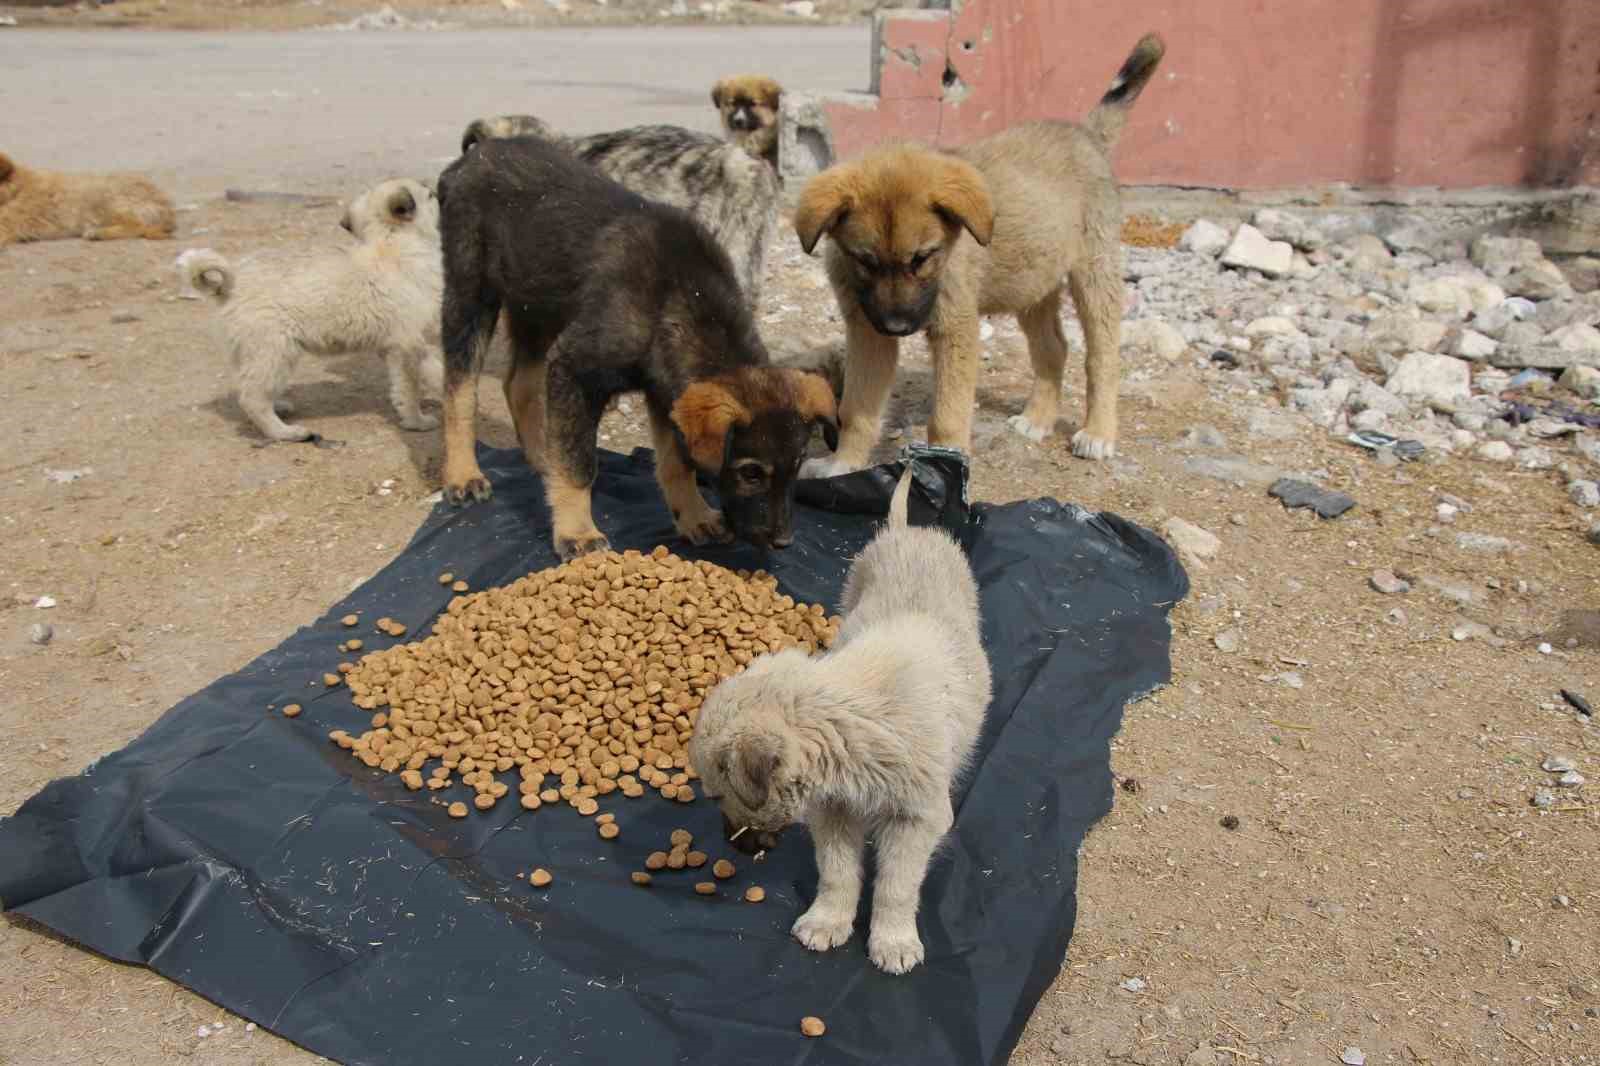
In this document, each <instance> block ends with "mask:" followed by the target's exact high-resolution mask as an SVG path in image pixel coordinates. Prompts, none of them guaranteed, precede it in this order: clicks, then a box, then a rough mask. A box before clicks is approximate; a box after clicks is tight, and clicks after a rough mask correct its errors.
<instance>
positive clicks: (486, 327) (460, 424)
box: [442, 261, 500, 505]
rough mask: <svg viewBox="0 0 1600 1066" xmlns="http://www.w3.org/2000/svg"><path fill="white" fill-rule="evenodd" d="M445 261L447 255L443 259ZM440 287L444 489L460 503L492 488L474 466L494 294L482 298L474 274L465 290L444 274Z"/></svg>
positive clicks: (485, 496)
mask: <svg viewBox="0 0 1600 1066" xmlns="http://www.w3.org/2000/svg"><path fill="white" fill-rule="evenodd" d="M447 262H448V261H447ZM446 278H447V282H446V287H445V293H444V310H443V316H442V317H443V327H444V344H445V348H444V494H445V499H447V500H449V501H450V502H451V503H453V504H456V505H460V504H463V503H466V502H467V501H468V500H487V499H488V498H489V495H490V493H491V492H492V491H493V490H492V489H491V488H490V487H489V479H488V478H486V477H484V476H483V470H482V468H480V467H479V466H478V456H477V450H476V449H477V443H478V372H479V371H480V370H482V368H483V357H484V354H485V353H486V352H487V351H488V350H489V343H490V341H492V340H493V339H494V327H495V322H496V320H497V319H498V318H499V317H500V303H499V300H498V299H493V300H488V299H485V298H484V294H483V293H482V292H481V290H480V289H479V282H478V280H477V279H475V278H474V279H470V280H469V284H470V286H471V289H470V292H471V295H470V296H468V295H465V294H463V293H461V292H458V291H456V287H455V285H454V284H453V282H454V279H453V278H450V277H449V274H448V272H447V274H446Z"/></svg>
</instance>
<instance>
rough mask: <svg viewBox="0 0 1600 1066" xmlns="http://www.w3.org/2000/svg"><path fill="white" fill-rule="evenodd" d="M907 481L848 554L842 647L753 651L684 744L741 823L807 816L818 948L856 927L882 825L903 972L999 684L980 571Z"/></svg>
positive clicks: (883, 896)
mask: <svg viewBox="0 0 1600 1066" xmlns="http://www.w3.org/2000/svg"><path fill="white" fill-rule="evenodd" d="M910 487H911V467H910V464H909V462H908V464H907V467H906V471H905V473H904V474H902V475H901V477H900V484H899V485H898V486H897V487H896V489H895V493H894V499H893V502H892V503H891V504H890V508H889V521H888V524H887V525H886V526H885V528H884V529H883V531H882V532H880V533H879V534H878V536H877V537H876V538H875V539H874V540H873V541H872V543H870V544H868V545H867V547H866V548H865V549H864V550H863V551H862V552H861V554H860V555H859V556H858V557H857V558H856V561H855V562H854V563H853V564H851V567H850V574H849V576H848V577H847V578H846V580H845V588H844V602H843V605H842V606H843V610H844V624H843V626H841V627H840V629H839V638H838V640H837V641H836V642H835V643H834V645H833V647H832V648H831V649H829V650H828V652H827V653H826V654H824V655H820V656H816V657H810V656H807V655H806V654H804V653H803V652H801V651H798V650H794V649H791V650H788V651H782V652H779V653H777V654H776V655H765V656H762V657H761V658H759V659H756V660H755V661H754V662H752V663H751V664H750V666H749V667H748V668H747V669H746V670H745V671H744V673H742V674H739V675H738V676H736V677H732V678H729V679H728V680H726V681H724V682H723V683H722V684H720V685H718V686H717V687H716V688H715V689H713V690H712V691H711V693H710V694H709V695H708V696H707V697H706V701H705V704H704V705H703V706H702V707H701V708H700V717H699V721H698V722H697V723H696V726H695V734H694V738H693V740H691V741H690V742H689V759H690V762H691V764H692V765H693V766H694V767H695V769H696V771H697V772H698V773H699V774H700V776H701V779H702V780H703V782H704V785H705V791H706V795H708V796H712V797H715V798H717V799H718V800H719V802H720V804H721V806H722V812H723V815H724V816H725V817H726V818H727V819H728V821H729V822H730V823H731V824H733V825H735V826H747V827H749V828H750V829H752V830H755V831H759V832H776V831H778V830H781V829H783V828H785V827H786V826H789V825H792V824H795V823H803V824H804V825H806V826H807V827H809V828H810V830H811V836H812V839H813V840H814V841H815V842H816V848H817V872H818V874H819V884H818V886H817V898H816V900H815V902H813V903H812V905H811V908H810V909H809V910H807V911H806V912H805V913H804V914H802V915H801V916H800V918H799V920H797V921H796V922H795V923H794V928H793V932H794V936H795V938H796V939H797V940H799V941H800V943H802V944H804V945H805V946H806V947H808V948H810V949H812V950H813V951H827V950H828V949H829V948H832V947H836V946H838V945H839V944H843V943H844V942H845V941H846V940H848V939H850V933H851V927H852V926H853V924H854V922H855V916H856V904H857V902H858V901H859V900H860V897H861V880H862V861H863V853H864V848H865V843H866V836H867V833H868V832H872V833H873V834H874V835H875V838H876V841H877V851H878V880H877V887H876V890H875V892H874V895H873V900H872V927H871V932H870V934H869V935H868V938H867V954H868V955H869V956H870V957H871V959H872V961H873V963H874V964H875V965H876V966H877V967H878V968H879V969H881V970H884V971H886V972H888V973H894V974H901V973H905V972H906V971H908V970H910V969H912V968H913V967H915V966H916V965H917V964H918V963H920V962H921V961H922V959H923V948H922V940H921V938H920V937H919V936H918V935H917V905H918V902H919V897H920V896H921V892H922V882H923V878H924V877H925V876H926V874H927V869H928V861H929V859H930V858H931V857H932V856H933V853H934V850H935V849H936V848H937V847H938V845H939V841H940V840H941V839H942V838H943V837H944V834H945V833H946V832H947V831H948V830H949V828H950V826H951V824H952V823H953V821H954V817H955V816H954V811H953V809H952V807H951V802H950V791H951V789H952V788H953V787H954V785H955V783H956V781H957V780H958V779H959V778H960V776H961V775H962V774H963V773H964V772H965V770H966V768H967V766H968V764H969V762H970V761H971V759H972V752H973V747H974V745H975V744H976V743H977V739H978V732H979V729H980V728H981V727H982V725H983V716H984V712H985V710H986V709H987V707H988V705H989V694H990V688H989V662H988V659H987V658H986V657H985V655H984V651H983V642H982V639H981V637H980V634H979V620H978V586H977V582H976V581H975V580H974V579H973V576H972V569H971V567H970V566H969V565H968V563H967V559H966V556H965V555H964V554H962V551H961V548H960V547H959V546H958V545H957V544H956V542H955V541H954V540H952V539H951V538H950V537H949V535H947V534H946V533H945V532H944V531H942V530H938V529H926V528H914V527H911V526H909V525H907V522H906V497H907V493H908V492H909V490H910Z"/></svg>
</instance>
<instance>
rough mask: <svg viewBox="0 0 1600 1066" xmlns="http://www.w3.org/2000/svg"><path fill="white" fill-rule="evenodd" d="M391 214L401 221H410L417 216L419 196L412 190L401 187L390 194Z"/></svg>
mask: <svg viewBox="0 0 1600 1066" xmlns="http://www.w3.org/2000/svg"><path fill="white" fill-rule="evenodd" d="M389 215H390V217H391V218H394V219H397V220H398V221H400V222H410V221H411V220H412V219H414V218H416V217H417V198H416V197H415V196H412V195H411V190H410V189H407V188H404V187H401V188H399V189H396V190H395V191H394V192H392V193H390V194H389Z"/></svg>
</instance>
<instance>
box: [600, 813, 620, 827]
mask: <svg viewBox="0 0 1600 1066" xmlns="http://www.w3.org/2000/svg"><path fill="white" fill-rule="evenodd" d="M616 820H617V816H616V815H614V814H612V813H610V812H609V811H608V812H606V813H605V814H597V815H595V817H594V824H595V825H605V824H606V823H607V822H614V821H616Z"/></svg>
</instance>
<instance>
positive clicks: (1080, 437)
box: [1072, 429, 1117, 459]
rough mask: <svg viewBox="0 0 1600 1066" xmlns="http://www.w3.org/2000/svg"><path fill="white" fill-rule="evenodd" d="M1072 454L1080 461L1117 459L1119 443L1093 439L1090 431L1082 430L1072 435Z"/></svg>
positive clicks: (1097, 438)
mask: <svg viewBox="0 0 1600 1066" xmlns="http://www.w3.org/2000/svg"><path fill="white" fill-rule="evenodd" d="M1072 454H1073V455H1076V456H1077V457H1078V458H1079V459H1115V458H1116V457H1117V442H1116V441H1114V440H1102V439H1101V438H1099V437H1091V436H1090V435H1089V431H1088V430H1083V429H1080V430H1078V432H1076V433H1074V434H1073V435H1072Z"/></svg>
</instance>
